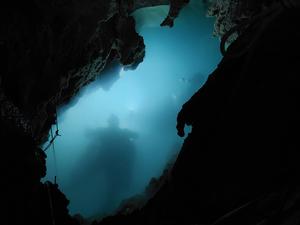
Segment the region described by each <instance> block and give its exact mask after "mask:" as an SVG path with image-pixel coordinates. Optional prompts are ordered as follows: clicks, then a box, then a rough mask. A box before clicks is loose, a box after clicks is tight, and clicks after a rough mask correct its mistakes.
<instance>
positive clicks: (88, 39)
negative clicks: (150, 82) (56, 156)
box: [0, 0, 168, 224]
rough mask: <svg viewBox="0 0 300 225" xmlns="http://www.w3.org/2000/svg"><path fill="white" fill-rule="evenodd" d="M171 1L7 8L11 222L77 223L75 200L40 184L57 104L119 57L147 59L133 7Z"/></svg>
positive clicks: (68, 1) (4, 63) (2, 109)
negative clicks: (72, 206) (70, 203)
mask: <svg viewBox="0 0 300 225" xmlns="http://www.w3.org/2000/svg"><path fill="white" fill-rule="evenodd" d="M167 3H168V1H163V0H157V1H139V0H137V1H122V0H111V1H104V0H100V1H94V0H91V1H81V0H46V1H35V0H29V1H21V0H13V1H9V2H7V3H6V4H3V5H2V6H1V9H0V24H1V26H0V55H1V62H0V66H1V68H2V69H1V72H0V141H1V152H2V154H3V155H2V157H1V159H2V164H1V165H2V166H3V171H4V176H3V180H4V192H3V193H4V195H5V196H6V197H5V198H4V199H3V205H5V206H6V208H5V210H4V214H3V215H4V216H3V218H2V221H3V224H52V223H53V221H52V217H55V218H56V219H55V221H56V224H73V222H74V221H73V219H72V218H71V217H70V216H69V215H68V212H67V209H66V206H67V204H68V200H67V199H66V198H65V197H64V195H63V194H62V193H61V192H60V191H59V190H58V187H57V186H56V185H55V184H49V185H47V184H41V183H40V179H41V178H42V177H43V176H45V173H46V168H45V154H44V152H43V151H42V149H40V148H39V147H38V146H39V145H40V144H42V143H43V142H44V141H45V140H46V139H47V137H48V132H49V129H50V127H51V125H52V124H53V123H55V120H56V108H57V106H59V105H61V104H65V103H67V102H68V101H69V100H70V98H72V96H74V95H75V94H76V93H77V92H78V90H79V89H80V88H81V87H83V86H84V85H86V84H88V83H89V82H91V81H93V80H94V79H95V77H96V76H97V75H99V74H100V73H101V71H102V70H103V69H104V68H105V66H106V65H108V64H109V63H110V62H112V61H115V60H118V61H119V62H120V64H122V65H123V66H124V67H127V68H135V67H136V66H137V65H138V64H139V63H140V62H141V61H142V60H143V57H144V55H145V45H144V43H143V38H142V37H141V36H139V35H138V34H137V32H136V31H135V21H134V19H133V18H132V17H131V16H130V13H131V12H133V11H134V10H135V9H138V8H141V7H147V6H154V5H160V4H167ZM49 195H50V196H52V197H53V198H54V199H55V200H57V202H56V203H51V204H52V205H55V208H58V209H57V211H56V212H53V210H51V207H50V205H51V204H50V202H49V199H50V198H49ZM49 207H50V208H49ZM53 213H54V215H52V214H53ZM15 215H17V216H15ZM37 215H40V216H37ZM49 215H52V216H49ZM74 223H75V222H74Z"/></svg>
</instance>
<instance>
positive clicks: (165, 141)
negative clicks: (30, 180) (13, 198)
mask: <svg viewBox="0 0 300 225" xmlns="http://www.w3.org/2000/svg"><path fill="white" fill-rule="evenodd" d="M167 10H168V9H167V7H156V8H148V9H143V10H140V11H138V12H136V13H135V15H134V16H135V17H136V18H137V21H139V22H138V23H137V29H138V31H139V32H140V34H141V35H142V36H143V37H144V39H145V44H146V46H147V47H146V57H145V59H144V62H143V63H141V64H140V65H139V66H138V68H137V69H136V70H134V71H124V70H121V71H120V72H118V71H116V70H115V71H114V72H111V73H113V74H112V76H114V78H115V79H116V81H115V82H114V83H113V84H112V86H111V87H110V88H109V89H108V88H106V85H108V84H106V83H105V82H107V81H102V80H101V79H100V81H96V82H95V83H94V84H91V85H89V86H88V87H86V88H85V90H83V91H82V92H81V93H79V95H78V96H77V97H76V99H77V100H76V101H75V102H74V103H73V104H72V105H71V106H67V107H62V108H61V109H60V110H59V118H58V121H59V126H60V133H61V134H62V137H59V138H57V140H56V141H55V148H56V164H57V166H55V162H54V158H53V154H52V151H51V150H49V151H48V160H47V168H48V173H47V177H46V179H49V180H53V177H54V176H55V175H57V177H58V184H59V186H60V188H61V189H62V191H64V193H65V194H66V195H67V197H68V198H69V199H70V200H71V203H70V207H69V208H70V211H71V213H77V212H80V213H81V214H83V215H84V216H93V215H96V214H104V213H109V212H111V211H112V210H113V209H114V208H115V207H117V206H118V204H119V202H120V201H121V200H122V199H124V198H127V197H129V196H131V195H134V194H136V193H139V192H142V191H143V189H144V188H145V186H146V185H147V183H148V182H149V180H150V178H151V177H153V176H159V175H160V173H161V171H162V170H163V168H164V166H165V165H166V163H167V161H168V160H169V159H170V158H171V157H172V156H173V155H174V154H176V153H177V151H178V150H179V149H180V145H181V143H182V140H181V139H180V138H179V137H177V135H176V129H175V126H176V116H177V113H178V111H179V110H180V108H181V105H182V104H183V103H184V102H185V101H186V100H187V99H188V98H189V97H190V96H191V95H192V94H193V93H194V92H195V91H196V90H197V89H198V88H199V87H200V86H201V85H202V84H203V82H204V81H205V80H206V78H207V76H208V75H209V73H210V72H211V71H212V70H213V69H214V68H215V66H216V64H217V62H218V61H219V59H220V54H219V50H218V46H219V41H218V40H217V39H216V38H213V37H212V35H211V33H212V29H213V25H212V23H213V21H212V20H211V19H207V18H205V15H204V9H203V7H202V6H201V4H199V3H197V1H196V0H195V1H192V3H191V5H190V6H188V7H186V8H185V10H184V11H183V12H182V16H181V17H180V18H179V19H178V20H177V21H176V24H175V27H174V28H172V29H169V28H161V27H159V23H160V22H161V21H162V19H163V17H164V16H165V15H166V13H167ZM112 114H114V115H115V116H116V117H117V118H118V120H119V123H120V124H119V127H118V126H117V125H116V126H115V127H114V128H112V125H111V124H110V125H109V122H108V120H109V118H111V115H112ZM109 143H111V144H109ZM108 145H109V146H108ZM129 148H130V149H129ZM129 150H130V151H129ZM118 151H119V152H118ZM121 151H122V152H121ZM112 152H114V153H112ZM125 158H126V159H125ZM108 161H109V162H108ZM120 161H122V163H123V164H124V163H125V164H126V163H127V164H131V166H130V167H129V166H125V167H124V165H122V166H121V164H122V163H120ZM108 176H113V177H114V179H111V178H108ZM126 180H128V181H130V182H126ZM118 182H119V185H118ZM117 186H120V187H117Z"/></svg>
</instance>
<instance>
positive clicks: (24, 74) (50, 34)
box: [0, 0, 300, 225]
mask: <svg viewBox="0 0 300 225" xmlns="http://www.w3.org/2000/svg"><path fill="white" fill-rule="evenodd" d="M289 1H290V2H291V1H294V2H295V0H289ZM166 3H167V2H166V1H164V0H157V1H155V0H151V1H150V0H149V1H146V0H136V1H125V0H123V1H122V0H111V1H104V0H99V1H95V0H89V1H83V0H44V1H35V0H29V1H21V0H12V1H9V2H6V4H2V5H1V8H0V24H1V26H0V56H1V61H0V66H1V72H0V144H1V146H0V150H1V153H2V155H1V168H2V170H1V171H3V175H4V176H2V183H1V184H2V185H1V187H2V190H1V193H2V196H3V197H2V198H1V203H2V206H4V207H3V210H2V214H1V224H4V225H14V224H18V225H23V224H32V225H35V224H36V225H41V224H43V225H50V224H51V225H53V224H56V225H60V224H61V225H71V224H72V225H73V224H74V225H75V224H77V221H75V220H74V219H73V218H71V217H70V216H69V215H68V211H67V209H66V206H67V204H68V200H67V199H66V198H65V196H64V195H63V193H61V192H60V191H59V190H58V187H57V185H55V184H51V183H46V184H42V183H40V179H41V178H42V177H43V176H45V173H46V168H45V154H44V152H43V151H42V150H41V149H40V148H39V147H37V146H38V145H39V144H40V143H42V142H43V140H45V138H46V137H47V134H48V131H49V128H50V126H51V124H53V122H54V121H55V114H56V112H55V108H56V106H57V105H59V104H63V103H66V102H67V101H68V100H69V99H70V98H71V97H72V96H73V95H74V94H76V93H77V92H78V90H79V89H80V88H81V87H82V86H83V85H85V84H87V83H89V82H91V81H92V80H93V79H94V78H95V76H96V75H97V74H99V73H100V72H101V71H102V70H103V69H104V68H105V66H106V65H108V64H109V63H110V62H111V61H115V60H116V59H117V60H119V61H120V63H122V64H124V65H125V66H128V67H133V68H134V67H135V66H136V65H137V64H138V63H139V62H140V61H141V60H142V58H143V56H144V44H143V39H142V37H140V36H139V35H138V34H137V33H136V32H135V29H134V20H133V19H132V18H131V17H130V16H129V13H130V12H132V11H133V10H135V9H137V8H140V7H146V6H152V5H156V4H166ZM299 21H300V18H299V11H294V10H292V9H289V10H286V11H284V12H282V13H280V14H279V15H278V16H277V17H276V18H275V19H271V20H268V19H267V20H266V21H265V22H262V21H259V22H260V23H257V24H255V25H254V26H250V27H248V31H245V32H244V33H243V34H242V35H241V36H240V37H239V38H238V40H237V41H236V42H234V43H233V44H232V45H231V47H230V48H229V49H228V52H227V53H226V55H225V57H224V59H223V61H222V62H221V63H220V65H219V67H218V68H217V69H216V71H215V72H214V73H213V74H212V75H211V76H210V78H209V79H208V81H207V83H206V84H205V85H204V86H203V88H201V89H200V91H199V92H198V93H197V94H196V95H195V96H194V97H193V98H192V99H191V100H190V101H189V102H188V103H187V104H186V105H185V106H184V110H183V111H182V112H183V113H181V114H180V120H181V121H180V122H181V123H182V122H187V123H191V124H192V125H193V131H192V133H191V134H190V135H189V136H188V138H187V139H186V140H185V143H184V145H183V148H182V151H181V153H180V155H179V158H178V160H177V161H176V163H175V165H174V169H173V170H172V172H171V177H170V179H163V178H162V180H164V182H165V184H164V185H163V186H162V187H161V189H160V191H158V192H157V193H156V194H155V195H154V197H153V198H152V199H151V200H150V201H149V202H148V203H147V204H146V205H145V207H143V208H142V209H139V210H136V211H134V212H132V213H131V214H129V215H128V214H125V215H124V214H122V215H116V216H115V217H109V218H106V219H105V220H103V221H102V222H101V224H115V225H117V224H118V225H119V224H122V225H124V224H130V225H134V224H139V225H147V224H149V225H159V224H161V225H171V224H173V225H177V224H178V225H179V224H180V225H183V224H201V223H211V222H212V221H217V222H216V224H219V225H220V224H224V225H225V224H231V225H232V224H233V225H234V224H253V225H254V224H272V225H273V224H282V225H284V224H291V225H296V224H297V221H299V205H298V204H299V202H298V197H299V193H300V191H299V184H298V182H297V181H298V180H297V177H298V157H299V153H298V150H299V149H300V148H299V141H298V140H299V129H298V130H297V128H298V127H299V125H300V124H299V123H300V121H299V118H298V115H299V109H298V108H299V107H298V104H299V100H300V99H299V76H298V75H299V67H298V61H299V58H300V56H299V52H300V47H299V39H300V34H299V30H298V29H295V27H299ZM269 22H270V23H269ZM295 24H296V25H295ZM253 40H255V41H254V42H252V41H253ZM167 174H168V176H169V173H167ZM158 184H160V182H158ZM154 186H155V185H154ZM159 186H160V185H159ZM155 192H156V190H155ZM233 209H237V210H236V211H233V213H230V214H227V216H225V217H221V216H222V215H224V214H226V213H228V212H230V211H231V210H233ZM231 212H232V211H231ZM220 217H221V219H219V218H220ZM245 218H247V219H245ZM250 218H251V219H250Z"/></svg>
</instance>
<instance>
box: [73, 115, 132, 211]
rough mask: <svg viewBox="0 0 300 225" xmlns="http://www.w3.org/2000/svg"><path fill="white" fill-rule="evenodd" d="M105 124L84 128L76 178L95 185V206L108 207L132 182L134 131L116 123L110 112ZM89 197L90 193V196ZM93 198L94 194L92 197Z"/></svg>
mask: <svg viewBox="0 0 300 225" xmlns="http://www.w3.org/2000/svg"><path fill="white" fill-rule="evenodd" d="M107 122H108V126H107V127H101V128H97V129H94V130H90V131H88V133H87V134H88V136H89V139H90V143H89V145H88V151H87V153H86V155H85V156H84V157H83V158H84V159H83V160H84V161H85V162H84V163H83V166H82V167H81V171H80V172H79V174H77V179H78V178H79V180H81V181H80V182H81V183H84V181H85V180H86V181H89V182H90V183H92V184H93V185H96V186H97V187H93V188H94V189H95V188H98V189H99V192H101V191H102V192H103V190H104V192H105V193H102V194H101V193H100V194H98V196H101V198H102V199H99V200H97V201H98V202H99V205H100V206H99V207H98V208H99V210H102V211H106V212H108V211H112V210H114V209H115V208H116V207H117V206H118V205H117V204H118V203H119V201H121V200H122V199H123V198H125V197H126V193H128V192H129V191H130V186H131V183H132V172H133V166H134V163H135V153H136V148H135V144H134V140H135V139H136V138H137V137H138V135H137V133H135V132H133V131H130V130H128V129H123V128H120V127H119V119H118V117H117V116H115V115H111V116H110V117H109V119H108V121H107ZM91 197H92V196H91ZM93 198H95V196H94V197H93Z"/></svg>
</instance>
